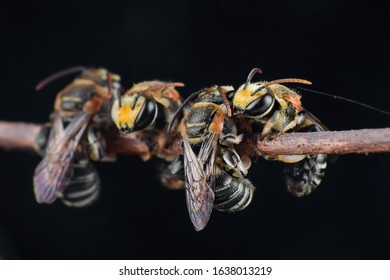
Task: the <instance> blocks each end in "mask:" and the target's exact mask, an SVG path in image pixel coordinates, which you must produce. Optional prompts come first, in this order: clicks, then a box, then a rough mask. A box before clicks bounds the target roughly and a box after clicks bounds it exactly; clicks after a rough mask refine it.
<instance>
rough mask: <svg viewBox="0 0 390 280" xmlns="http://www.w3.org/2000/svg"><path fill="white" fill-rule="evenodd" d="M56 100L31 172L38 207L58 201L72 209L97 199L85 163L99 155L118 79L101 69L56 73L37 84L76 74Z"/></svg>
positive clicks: (91, 172)
mask: <svg viewBox="0 0 390 280" xmlns="http://www.w3.org/2000/svg"><path fill="white" fill-rule="evenodd" d="M80 71H81V74H80V75H79V76H78V77H76V78H75V79H74V80H73V82H72V83H70V84H69V85H68V86H66V87H65V88H64V89H63V90H61V91H60V92H59V93H58V94H57V97H56V100H55V104H54V113H53V115H52V122H51V126H49V127H46V128H45V129H44V130H43V131H42V132H41V133H40V135H39V136H38V138H37V144H38V145H39V144H40V146H41V152H42V153H43V155H44V157H43V159H42V161H41V162H40V163H39V164H38V166H37V167H36V169H35V172H34V179H33V182H34V192H35V198H36V200H37V202H38V203H46V204H51V203H53V202H54V201H55V200H56V199H57V198H60V199H61V200H62V202H63V203H64V204H66V205H68V206H72V207H83V206H87V205H90V204H91V203H93V202H94V201H95V200H96V198H97V197H98V196H99V192H100V179H99V176H98V174H97V172H96V170H95V168H94V167H93V165H92V164H91V162H90V160H100V159H101V158H102V157H103V156H104V152H105V143H104V141H103V137H102V132H101V131H102V130H103V129H104V128H105V127H106V126H107V124H109V123H110V121H109V117H108V109H109V105H110V100H111V98H112V96H113V95H115V94H118V92H119V90H120V84H119V81H120V77H119V76H118V75H116V74H113V73H111V72H109V71H107V70H106V69H103V68H98V69H95V68H90V69H85V68H84V67H75V68H71V69H68V70H64V71H61V72H59V73H56V74H54V75H52V76H50V77H48V78H47V79H45V80H44V81H42V82H41V83H40V84H38V86H37V90H40V89H42V88H43V87H45V86H46V85H47V84H48V83H50V82H52V81H53V80H56V79H58V78H60V77H63V76H65V75H68V74H71V73H76V72H80ZM45 135H48V138H47V140H46V141H45V140H44V139H43V140H42V138H45Z"/></svg>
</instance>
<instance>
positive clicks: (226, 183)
mask: <svg viewBox="0 0 390 280" xmlns="http://www.w3.org/2000/svg"><path fill="white" fill-rule="evenodd" d="M254 191H255V187H254V186H253V185H252V183H251V182H250V181H249V180H248V179H244V178H237V177H234V176H231V175H229V174H228V173H226V172H224V171H221V173H220V175H219V176H218V178H217V179H216V182H215V190H214V193H215V200H214V208H215V209H217V210H219V211H225V212H236V211H240V210H244V209H245V208H246V207H247V206H248V205H249V204H250V203H251V201H252V197H253V192H254Z"/></svg>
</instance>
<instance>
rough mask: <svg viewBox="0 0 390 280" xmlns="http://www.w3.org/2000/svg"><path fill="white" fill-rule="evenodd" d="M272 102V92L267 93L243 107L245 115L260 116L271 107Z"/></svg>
mask: <svg viewBox="0 0 390 280" xmlns="http://www.w3.org/2000/svg"><path fill="white" fill-rule="evenodd" d="M274 102H275V98H274V96H273V95H272V94H269V93H267V94H265V95H263V96H262V97H260V98H258V99H256V100H254V101H253V102H252V103H250V104H249V105H248V107H246V109H245V115H248V116H252V117H257V116H261V115H263V114H264V113H266V112H267V111H268V110H270V109H271V107H272V106H273V104H274Z"/></svg>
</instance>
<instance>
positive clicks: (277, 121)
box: [233, 68, 328, 197]
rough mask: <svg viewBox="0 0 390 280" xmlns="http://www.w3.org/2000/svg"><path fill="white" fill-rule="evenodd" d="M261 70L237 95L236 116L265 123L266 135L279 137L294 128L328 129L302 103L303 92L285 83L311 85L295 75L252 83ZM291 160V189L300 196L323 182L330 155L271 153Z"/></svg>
mask: <svg viewBox="0 0 390 280" xmlns="http://www.w3.org/2000/svg"><path fill="white" fill-rule="evenodd" d="M256 73H261V70H260V69H258V68H254V69H253V70H252V71H251V72H250V73H249V75H248V78H247V82H246V83H245V84H243V85H241V86H240V87H239V88H238V89H237V91H236V92H235V94H234V97H233V110H234V115H235V116H236V117H237V118H239V117H244V118H246V119H248V120H249V121H250V122H251V123H252V124H255V125H257V124H261V125H262V130H261V136H262V137H276V136H277V135H280V134H282V133H285V132H291V131H301V132H303V131H323V130H328V129H327V128H326V127H325V126H324V125H323V124H321V122H320V121H319V120H318V119H317V118H316V117H315V116H314V115H312V114H311V113H310V112H308V111H307V110H306V109H305V108H304V107H303V106H302V104H301V100H300V98H301V97H300V95H298V94H297V93H296V92H295V91H293V90H292V89H290V88H288V87H286V86H284V85H281V84H282V83H301V84H311V83H310V82H309V81H306V80H302V79H295V78H287V79H280V80H274V81H270V82H252V81H251V80H252V78H253V76H254V75H255V74H256ZM265 158H267V159H275V160H279V161H282V162H286V163H290V164H289V165H287V166H286V169H285V176H286V182H287V189H288V191H290V192H291V193H293V194H294V195H296V196H299V197H300V196H304V195H308V194H310V193H311V192H312V191H313V190H315V189H316V188H317V187H318V185H319V184H320V183H321V180H322V178H323V176H324V172H325V168H326V165H327V155H325V154H318V155H279V156H275V157H270V156H267V157H265Z"/></svg>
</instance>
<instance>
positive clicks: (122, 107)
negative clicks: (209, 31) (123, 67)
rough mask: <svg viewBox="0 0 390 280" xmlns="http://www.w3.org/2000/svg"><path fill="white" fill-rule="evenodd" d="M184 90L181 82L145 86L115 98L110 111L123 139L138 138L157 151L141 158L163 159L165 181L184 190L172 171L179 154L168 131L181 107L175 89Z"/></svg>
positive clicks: (138, 86) (135, 86)
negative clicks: (154, 157) (174, 148)
mask: <svg viewBox="0 0 390 280" xmlns="http://www.w3.org/2000/svg"><path fill="white" fill-rule="evenodd" d="M183 86H184V84H183V83H178V82H171V83H170V82H162V81H157V80H156V81H145V82H141V83H138V84H135V85H133V87H131V88H130V89H129V90H128V91H126V92H125V93H124V94H123V95H122V96H119V95H118V96H114V101H113V103H112V106H111V109H110V114H111V119H112V121H113V122H114V124H115V126H116V127H117V129H118V130H119V132H120V133H121V134H122V135H128V134H130V133H133V134H136V135H137V136H138V137H139V138H141V139H142V141H144V142H146V143H148V146H149V147H153V149H152V150H151V151H148V152H147V153H144V154H142V155H141V158H142V159H143V160H145V161H146V160H149V159H150V158H152V157H153V156H154V155H156V156H157V157H158V158H160V159H162V160H163V162H161V165H162V168H160V169H161V172H160V176H161V181H162V184H163V185H164V186H166V187H168V188H172V189H178V188H181V187H182V185H183V181H182V180H181V179H180V178H179V177H177V176H176V175H173V174H172V173H171V172H170V171H169V165H170V163H171V162H172V161H173V160H174V159H175V157H176V153H175V152H173V151H172V149H171V147H170V144H171V142H172V141H170V139H174V137H170V136H171V135H172V136H174V135H173V134H174V133H172V134H169V135H168V134H167V133H166V130H165V128H166V126H167V125H168V123H169V121H170V119H171V118H172V116H173V115H174V113H175V112H176V111H177V109H178V108H179V106H180V105H181V97H180V94H179V92H178V91H177V90H176V89H175V87H183ZM177 133H178V132H177Z"/></svg>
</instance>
